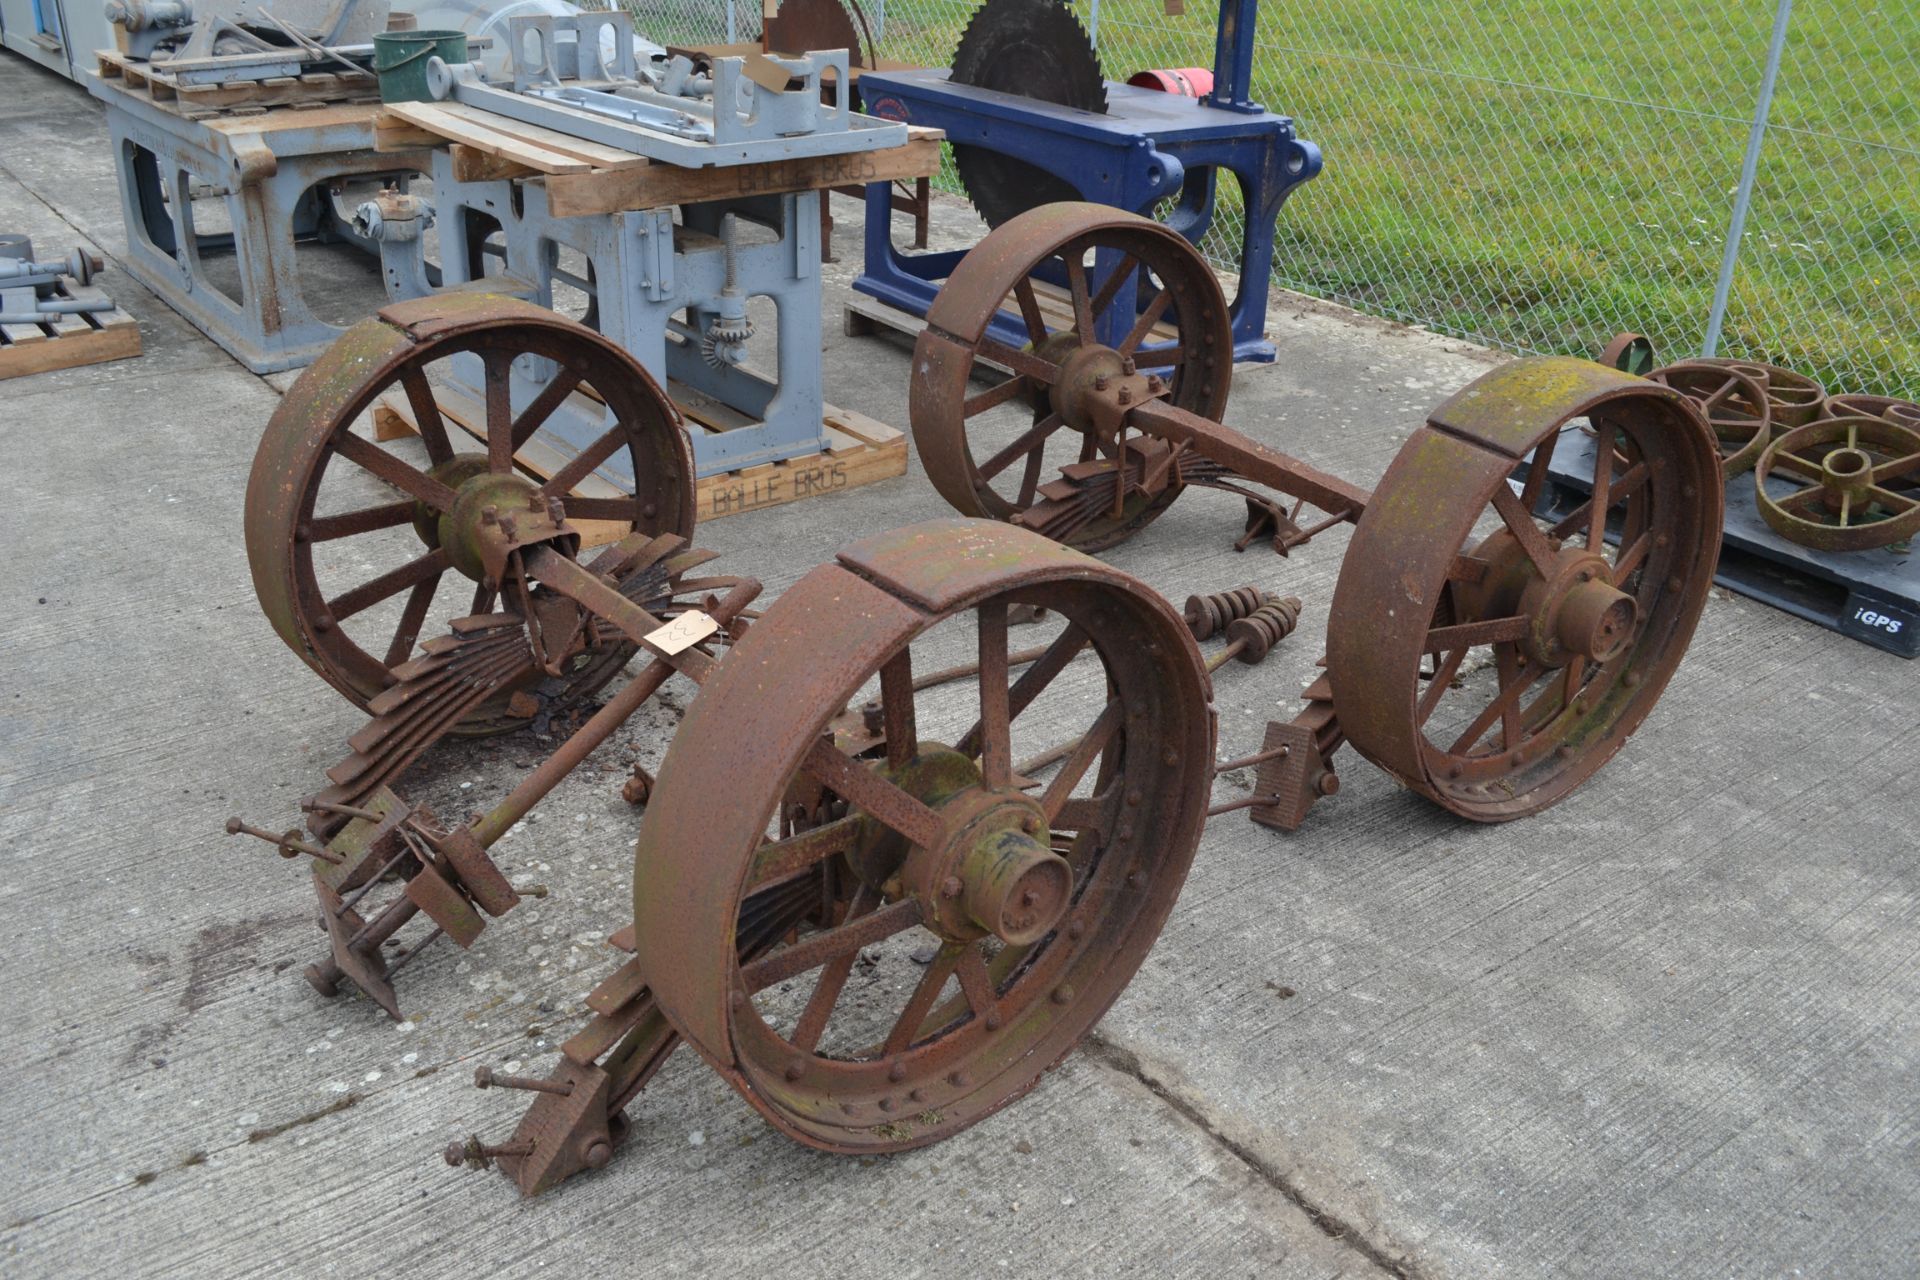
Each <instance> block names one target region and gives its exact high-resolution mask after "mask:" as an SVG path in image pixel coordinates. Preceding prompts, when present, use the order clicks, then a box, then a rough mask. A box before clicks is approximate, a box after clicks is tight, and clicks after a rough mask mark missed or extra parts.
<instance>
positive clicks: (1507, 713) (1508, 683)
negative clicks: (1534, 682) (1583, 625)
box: [1447, 645, 1531, 756]
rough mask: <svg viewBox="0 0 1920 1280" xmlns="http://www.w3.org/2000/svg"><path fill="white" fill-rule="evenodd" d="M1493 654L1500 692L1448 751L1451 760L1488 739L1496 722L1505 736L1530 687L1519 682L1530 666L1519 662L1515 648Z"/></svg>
mask: <svg viewBox="0 0 1920 1280" xmlns="http://www.w3.org/2000/svg"><path fill="white" fill-rule="evenodd" d="M1493 653H1494V660H1495V663H1496V665H1497V667H1498V669H1499V673H1500V690H1499V692H1498V693H1497V694H1496V695H1495V696H1494V699H1493V701H1491V702H1489V703H1488V704H1487V705H1486V706H1485V707H1484V708H1482V709H1481V712H1480V714H1479V715H1477V716H1475V717H1474V718H1473V723H1472V724H1470V725H1468V726H1467V729H1466V732H1465V733H1462V734H1461V735H1460V736H1459V738H1457V739H1456V740H1455V741H1454V744H1453V745H1452V746H1451V747H1448V748H1447V754H1448V755H1450V756H1457V755H1460V754H1461V753H1462V752H1465V751H1468V750H1471V749H1472V747H1473V746H1474V745H1475V744H1476V743H1478V742H1479V741H1480V739H1482V738H1484V737H1486V736H1487V730H1489V729H1491V728H1493V726H1494V722H1495V721H1499V722H1500V724H1501V731H1502V732H1503V733H1505V732H1506V726H1507V724H1508V722H1509V721H1511V720H1512V719H1513V712H1514V708H1515V707H1516V706H1517V705H1519V702H1520V696H1521V695H1522V694H1524V693H1525V692H1526V691H1527V684H1523V683H1521V680H1520V677H1521V676H1522V675H1524V674H1525V673H1526V670H1527V664H1526V663H1524V662H1521V661H1520V659H1519V655H1518V654H1516V653H1515V652H1514V650H1513V646H1512V645H1501V646H1500V647H1499V648H1497V649H1495V650H1494V651H1493ZM1528 683H1531V682H1528Z"/></svg>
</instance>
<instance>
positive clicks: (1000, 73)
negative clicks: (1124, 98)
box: [948, 0, 1107, 227]
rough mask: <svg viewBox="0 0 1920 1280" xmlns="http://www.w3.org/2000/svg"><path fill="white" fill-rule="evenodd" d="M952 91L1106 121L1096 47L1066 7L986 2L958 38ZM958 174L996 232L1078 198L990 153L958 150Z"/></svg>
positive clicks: (1057, 181) (1028, 0) (1034, 169)
mask: <svg viewBox="0 0 1920 1280" xmlns="http://www.w3.org/2000/svg"><path fill="white" fill-rule="evenodd" d="M948 78H949V79H950V80H951V81H952V82H953V83H954V84H964V85H971V86H973V87H974V88H976V89H992V90H994V91H995V92H997V93H1008V94H1013V95H1015V96H1017V97H1022V98H1032V99H1035V100H1036V101H1039V102H1051V103H1055V104H1057V105H1059V106H1063V107H1074V108H1077V109H1078V110H1081V111H1093V112H1098V113H1101V114H1105V112H1106V110H1107V82H1106V78H1105V77H1104V76H1102V75H1101V74H1100V58H1099V55H1098V54H1096V53H1095V52H1094V50H1093V41H1091V40H1089V39H1088V38H1087V33H1086V29H1085V28H1083V27H1082V26H1081V25H1080V20H1079V19H1078V18H1075V17H1074V16H1073V11H1072V10H1070V9H1068V8H1067V7H1066V5H1064V4H1062V3H1060V0H987V2H986V3H985V4H983V5H981V6H980V8H979V10H978V11H977V12H976V13H975V14H974V15H973V20H972V21H970V22H968V23H967V29H966V30H965V31H963V32H961V33H960V43H959V45H957V46H956V47H955V48H954V51H953V70H952V73H951V74H950V76H949V77H948ZM953 160H954V164H955V166H956V167H957V168H958V169H959V170H960V183H961V185H962V186H964V187H965V188H966V189H967V196H968V198H969V199H971V200H972V201H973V207H974V208H976V209H978V210H979V211H980V216H981V217H983V218H985V219H986V220H987V225H988V226H990V227H997V226H999V225H1000V224H1001V223H1003V222H1006V221H1007V220H1008V219H1010V218H1014V217H1017V216H1018V215H1020V214H1022V213H1025V212H1026V211H1027V210H1029V209H1035V208H1038V207H1039V206H1041V205H1043V204H1052V203H1054V202H1056V201H1061V200H1078V199H1080V198H1081V196H1080V192H1079V191H1078V190H1076V189H1075V188H1074V186H1073V185H1072V184H1071V183H1069V182H1067V181H1066V180H1065V179H1064V178H1061V177H1059V176H1058V175H1056V174H1054V173H1051V172H1049V171H1047V170H1046V169H1042V168H1040V167H1039V166H1038V165H1033V164H1028V163H1027V162H1026V161H1024V160H1016V159H1014V158H1013V157H1012V156H1007V155H1002V154H1000V153H999V152H995V151H989V150H987V149H986V148H984V147H979V146H966V145H956V146H955V147H954V149H953Z"/></svg>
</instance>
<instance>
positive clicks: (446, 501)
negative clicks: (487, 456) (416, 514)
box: [332, 431, 453, 515]
mask: <svg viewBox="0 0 1920 1280" xmlns="http://www.w3.org/2000/svg"><path fill="white" fill-rule="evenodd" d="M332 443H333V451H334V452H335V453H337V454H339V455H340V456H341V457H343V458H345V459H346V460H347V461H348V462H351V463H353V464H354V465H355V466H357V467H359V468H360V469H361V470H363V471H368V472H371V473H372V474H373V475H374V476H376V477H378V478H379V479H381V480H384V481H386V482H387V483H388V484H390V485H392V486H393V487H394V488H396V489H399V490H400V491H401V492H403V493H410V494H412V495H413V496H414V497H416V498H418V499H419V500H420V501H422V502H424V503H426V504H427V505H428V506H429V507H432V508H433V509H434V510H435V511H438V512H440V513H441V514H442V515H445V514H446V513H447V512H449V511H451V510H453V490H451V489H449V488H447V486H445V485H444V484H441V483H440V482H439V481H438V480H435V479H434V478H433V477H431V476H429V475H427V474H425V473H424V472H421V471H417V470H415V469H414V468H412V467H410V466H408V465H407V464H406V463H404V462H402V461H401V460H400V459H399V458H397V457H395V456H394V455H393V454H391V453H388V452H387V451H386V450H385V449H382V448H381V447H380V446H379V445H377V444H375V443H374V442H373V441H371V440H368V439H366V438H365V437H364V436H357V435H355V434H353V432H352V431H342V432H340V433H339V434H338V435H336V436H334V438H333V442H332Z"/></svg>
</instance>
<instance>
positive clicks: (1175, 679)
mask: <svg viewBox="0 0 1920 1280" xmlns="http://www.w3.org/2000/svg"><path fill="white" fill-rule="evenodd" d="M1023 604H1026V605H1036V606H1040V607H1044V608H1045V609H1046V610H1048V612H1049V615H1050V616H1053V615H1057V616H1058V618H1059V619H1060V621H1061V622H1063V623H1064V626H1063V627H1062V629H1061V630H1060V631H1059V632H1058V633H1057V635H1056V636H1055V638H1054V639H1053V640H1052V642H1051V643H1050V644H1049V645H1048V646H1047V648H1046V652H1045V653H1044V655H1043V656H1041V657H1040V658H1039V659H1038V660H1037V661H1035V662H1033V663H1032V664H1031V665H1029V666H1027V667H1026V669H1025V670H1024V671H1021V672H1018V673H1010V671H1009V657H1008V642H1007V627H1008V617H1009V611H1010V610H1011V609H1012V608H1013V607H1015V606H1018V605H1023ZM962 651H964V652H969V653H973V654H977V656H978V660H979V664H980V667H979V672H980V673H979V676H978V679H977V682H969V683H965V684H961V685H957V686H956V685H941V686H935V687H932V688H927V689H923V690H920V691H919V692H918V693H916V691H915V689H914V687H913V686H914V671H915V669H916V667H920V668H922V669H931V668H933V667H937V666H943V665H947V664H949V663H951V662H952V661H953V660H954V659H955V657H956V656H958V654H959V653H960V652H962ZM1088 654H1091V655H1092V656H1093V658H1094V659H1095V661H1088V660H1087V657H1086V655H1088ZM1076 658H1078V659H1080V660H1079V661H1075V659H1076ZM872 686H877V688H878V699H879V702H880V704H881V711H882V715H883V717H884V720H885V725H886V741H887V749H886V756H885V758H884V759H880V760H865V759H855V758H853V757H850V756H848V755H846V754H845V753H844V752H842V751H840V750H839V749H838V748H836V747H835V746H833V745H832V740H831V737H830V736H823V735H824V734H825V731H826V729H827V726H828V724H829V722H830V721H831V720H832V719H833V717H834V716H835V715H836V714H838V713H840V712H841V711H842V709H843V708H844V707H846V706H847V705H848V704H849V703H850V702H853V703H855V704H858V703H859V702H860V701H864V700H865V699H867V698H868V697H870V696H871V694H870V693H869V692H868V690H869V689H870V688H871V687H872ZM770 695H771V696H770ZM1036 703H1038V705H1036ZM1023 715H1024V720H1023ZM1029 730H1031V731H1032V732H1034V733H1038V734H1042V735H1045V737H1046V738H1049V739H1051V738H1054V737H1056V736H1061V735H1071V734H1073V733H1076V732H1084V737H1083V738H1082V739H1081V740H1080V742H1079V745H1078V746H1076V747H1075V748H1074V749H1073V751H1072V752H1071V753H1070V754H1069V755H1068V756H1067V758H1066V759H1065V760H1064V761H1063V762H1062V763H1061V764H1060V766H1059V769H1058V772H1055V773H1052V774H1050V775H1047V776H1046V777H1045V778H1043V779H1042V780H1038V781H1034V780H1029V779H1026V778H1023V777H1021V776H1019V775H1018V774H1017V773H1016V772H1015V761H1016V760H1017V759H1018V758H1019V755H1018V754H1017V752H1016V747H1018V748H1019V750H1020V751H1024V750H1025V749H1026V745H1025V743H1024V742H1023V741H1022V734H1023V733H1025V732H1026V731H1029ZM1213 742H1214V722H1213V713H1212V711H1211V709H1210V704H1209V701H1208V681H1207V677H1206V675H1205V672H1204V670H1203V667H1202V665H1201V661H1200V657H1199V653H1198V650H1197V648H1196V647H1195V645H1194V643H1193V641H1192V639H1191V638H1190V637H1189V636H1188V634H1187V631H1186V629H1185V627H1184V626H1183V625H1182V623H1181V620H1180V617H1179V615H1178V614H1176V613H1174V612H1173V610H1172V608H1171V607H1170V606H1169V605H1168V604H1167V603H1166V602H1165V601H1164V600H1163V599H1161V598H1160V597H1159V596H1158V595H1156V594H1154V593H1153V592H1151V591H1150V590H1148V589H1147V588H1146V587H1144V586H1142V585H1141V584H1140V583H1138V582H1137V581H1135V580H1134V579H1132V578H1130V577H1128V576H1127V575H1126V574H1124V573H1121V572H1119V571H1118V570H1115V569H1111V568H1109V567H1107V566H1105V565H1103V564H1100V563H1099V562H1097V561H1094V560H1091V559H1088V558H1087V557H1086V556H1084V555H1081V554H1080V553H1078V552H1075V551H1072V550H1070V549H1068V548H1065V547H1061V546H1059V545H1058V544H1055V543H1052V542H1049V541H1047V540H1046V539H1043V538H1041V537H1039V536H1038V535H1035V534H1032V533H1029V532H1026V531H1023V530H1019V529H1010V528H1006V527H1004V526H999V525H994V524H990V523H987V522H984V521H974V520H959V519H945V520H936V521H931V522H928V523H926V524H921V525H915V526H910V527H908V528H906V529H901V530H897V531H895V532H892V533H888V534H883V535H881V536H879V537H875V538H871V539H868V540H867V541H865V542H862V543H858V544H856V545H855V546H853V547H851V548H849V549H848V550H846V551H845V552H843V553H842V554H841V555H840V557H839V562H838V563H837V564H831V565H826V566H822V567H820V568H818V569H815V570H814V571H813V572H811V573H809V574H808V575H807V576H806V577H804V578H802V579H801V580H800V581H799V582H798V583H796V584H795V585H794V586H793V587H791V588H790V589H788V591H787V592H786V593H785V594H784V595H782V596H781V598H780V599H779V601H777V602H776V603H775V604H774V605H773V607H771V608H770V609H768V610H767V612H766V614H765V616H763V617H762V618H761V619H760V620H759V621H758V622H756V623H755V624H754V626H753V628H752V629H751V630H750V631H748V632H747V633H746V635H745V636H744V637H743V638H742V639H741V640H740V642H739V643H738V644H736V645H735V646H734V648H733V649H732V651H731V652H730V653H729V654H728V657H727V660H726V662H725V663H724V664H722V665H721V667H720V669H719V670H718V671H717V672H716V673H715V675H714V676H713V678H712V679H711V680H710V681H709V682H708V683H707V684H706V685H705V686H704V687H703V689H702V690H701V694H700V697H699V699H698V700H697V701H696V702H695V703H694V704H693V706H692V708H691V709H690V710H689V711H688V713H687V716H686V719H685V721H684V723H683V724H682V726H681V728H680V731H679V733H678V734H677V735H676V736H675V738H674V742H673V745H672V747H671V748H670V749H669V751H668V753H667V757H666V760H665V762H664V764H663V765H662V767H661V769H660V772H659V778H658V782H657V785H656V787H655V789H654V792H653V796H652V799H651V801H650V803H649V806H648V810H647V815H646V818H645V820H644V821H643V823H642V825H641V829H640V837H639V843H638V847H637V850H636V852H635V858H634V922H635V933H636V938H637V941H638V945H639V950H638V958H639V961H640V966H641V971H642V972H644V973H645V975H646V977H647V981H648V984H649V986H650V987H651V989H652V991H653V993H654V996H655V997H656V999H657V1000H658V1001H659V1004H660V1008H661V1009H662V1011H663V1012H664V1013H665V1014H666V1015H667V1017H668V1018H669V1020H670V1021H671V1022H672V1024H673V1026H674V1027H675V1028H676V1029H677V1030H678V1031H679V1032H680V1033H681V1034H682V1035H683V1036H684V1037H685V1038H686V1039H688V1040H689V1041H691V1042H692V1043H693V1044H694V1046H695V1047H696V1048H697V1049H698V1050H699V1051H700V1053H701V1054H702V1055H703V1056H704V1057H705V1058H706V1059H707V1061H708V1062H709V1063H711V1064H712V1065H713V1066H714V1067H715V1068H716V1069H718V1070H719V1071H720V1073H721V1074H722V1075H723V1076H725V1077H726V1078H727V1080H728V1081H729V1082H730V1083H731V1084H732V1085H733V1086H734V1087H735V1088H736V1089H738V1090H739V1091H740V1093H741V1094H742V1096H744V1097H745V1098H746V1099H747V1100H748V1101H749V1102H750V1103H752V1105H753V1106H754V1107H755V1108H757V1109H758V1110H759V1111H761V1112H762V1113H763V1114H764V1115H765V1116H766V1117H767V1119H768V1120H770V1121H771V1122H772V1123H773V1124H774V1125H775V1126H776V1127H777V1128H779V1129H780V1130H781V1131H783V1132H785V1133H787V1134H789V1135H791V1136H792V1137H794V1138H796V1139H798V1140H799V1141H801V1142H805V1143H807V1144H809V1145H811V1146H815V1147H820V1148H823V1149H827V1150H834V1151H843V1152H875V1151H897V1150H903V1149H906V1148H909V1147H916V1146H921V1145H924V1144H926V1143H930V1142H934V1141H937V1140H939V1139H941V1138H943V1137H946V1136H948V1135H950V1134H952V1133H954V1132H956V1131H958V1130H960V1129H963V1128H965V1127H966V1126H968V1125H970V1124H972V1123H974V1122H975V1121H977V1120H979V1119H981V1118H982V1117H984V1116H986V1115H988V1114H990V1113H991V1112H993V1111H995V1110H996V1109H998V1108H999V1107H1001V1106H1003V1105H1005V1104H1006V1103H1007V1102H1009V1101H1011V1100H1012V1099H1014V1098H1016V1097H1018V1096H1019V1095H1021V1094H1022V1093H1024V1092H1026V1091H1027V1090H1028V1089H1030V1088H1032V1087H1033V1085H1034V1084H1035V1083H1036V1082H1037V1081H1038V1079H1039V1078H1040V1076H1041V1074H1042V1073H1043V1072H1044V1071H1045V1070H1046V1069H1047V1068H1049V1067H1051V1066H1052V1065H1053V1064H1054V1063H1056V1062H1058V1061H1059V1060H1060V1059H1061V1058H1062V1057H1063V1056H1064V1055H1065V1054H1066V1053H1067V1052H1069V1051H1070V1050H1071V1049H1072V1047H1073V1046H1074V1045H1075V1044H1076V1043H1077V1042H1078V1041H1079V1040H1080V1038H1081V1037H1082V1036H1083V1035H1085V1034H1086V1032H1087V1031H1088V1029H1089V1028H1091V1027H1092V1026H1093V1024H1094V1023H1095V1022H1096V1021H1098V1020H1099V1018H1100V1017H1101V1015H1102V1014H1103V1013H1104V1012H1105V1011H1106V1009H1107V1007H1108V1006H1109V1005H1110V1004H1111V1003H1112V1002H1113V1000H1114V999H1115V997H1117V996H1118V995H1119V994H1120V992H1121V990H1122V989H1123V988H1124V987H1125V986H1126V984H1127V982H1128V981H1129V979H1130V978H1131V977H1132V975H1133V973H1134V971H1135V970H1136V969H1137V968H1138V966H1139V964H1140V962H1141V960H1142V959H1143V958H1144V957H1145V955H1146V953H1147V951H1148V949H1149V948H1150V947H1151V946H1152V944H1153V940H1154V938H1155V937H1156V935H1157V934H1158V933H1159V931H1160V928H1161V925H1162V924H1163V923H1164V921H1165V919H1166V916H1167V913H1168V911H1169V909H1170V908H1171V907H1172V905H1173V901H1174V898H1175V897H1176V895H1177V894H1178V893H1179V890H1180V886H1181V883H1182V881H1183V880H1184V879H1185V876H1186V873H1187V868H1188V865H1189V863H1190V861H1191V860H1192V857H1193V853H1194V849H1195V847H1196V845H1197V843H1198V841H1199V837H1200V831H1201V827H1202V824H1203V823H1204V821H1205V812H1206V807H1207V798H1208V789H1209V783H1210V775H1211V771H1212V751H1213ZM1038 772H1040V770H1038V769H1036V773H1038ZM823 794H824V795H825V797H826V800H825V803H819V802H817V801H818V800H819V798H820V797H821V796H822V795H823ZM839 815H844V816H839ZM823 816H824V818H825V821H824V822H822V821H821V818H822V817H823ZM795 878H800V879H801V880H802V882H803V883H806V884H822V885H825V886H827V889H826V891H825V892H823V893H820V894H818V895H816V899H815V900H816V901H817V902H819V903H820V907H819V909H818V910H817V911H816V912H814V914H813V915H812V916H811V917H810V918H809V919H808V920H807V921H806V922H804V923H802V924H801V925H800V926H799V927H798V928H797V929H796V930H795V931H794V933H793V934H791V935H789V936H786V937H782V938H780V939H779V940H778V941H777V942H776V943H774V944H773V945H771V946H765V945H760V944H759V942H758V941H757V940H756V939H755V938H754V937H753V936H752V930H753V929H754V927H755V926H756V923H757V921H758V918H759V916H760V915H761V914H762V907H761V904H762V903H764V902H765V901H767V898H768V894H769V893H770V891H772V890H776V889H778V888H779V887H780V886H782V885H784V884H787V883H788V882H790V881H792V880H794V879H795ZM747 942H754V943H755V945H752V946H749V945H745V944H746V943H747ZM743 956H744V957H746V958H744V959H743V958H742V957H743Z"/></svg>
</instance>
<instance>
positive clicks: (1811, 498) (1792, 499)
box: [1773, 485, 1826, 512]
mask: <svg viewBox="0 0 1920 1280" xmlns="http://www.w3.org/2000/svg"><path fill="white" fill-rule="evenodd" d="M1825 496H1826V490H1824V489H1822V488H1821V487H1820V486H1819V485H1815V486H1813V487H1812V488H1811V489H1802V490H1800V492H1798V493H1795V494H1790V495H1788V496H1787V497H1784V498H1782V499H1780V500H1779V501H1778V502H1776V503H1774V504H1773V505H1774V506H1776V507H1779V508H1780V509H1781V510H1782V511H1796V512H1797V511H1804V510H1806V509H1807V508H1809V507H1811V506H1813V505H1814V504H1815V503H1817V502H1819V501H1820V499H1821V498H1823V497H1825Z"/></svg>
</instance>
